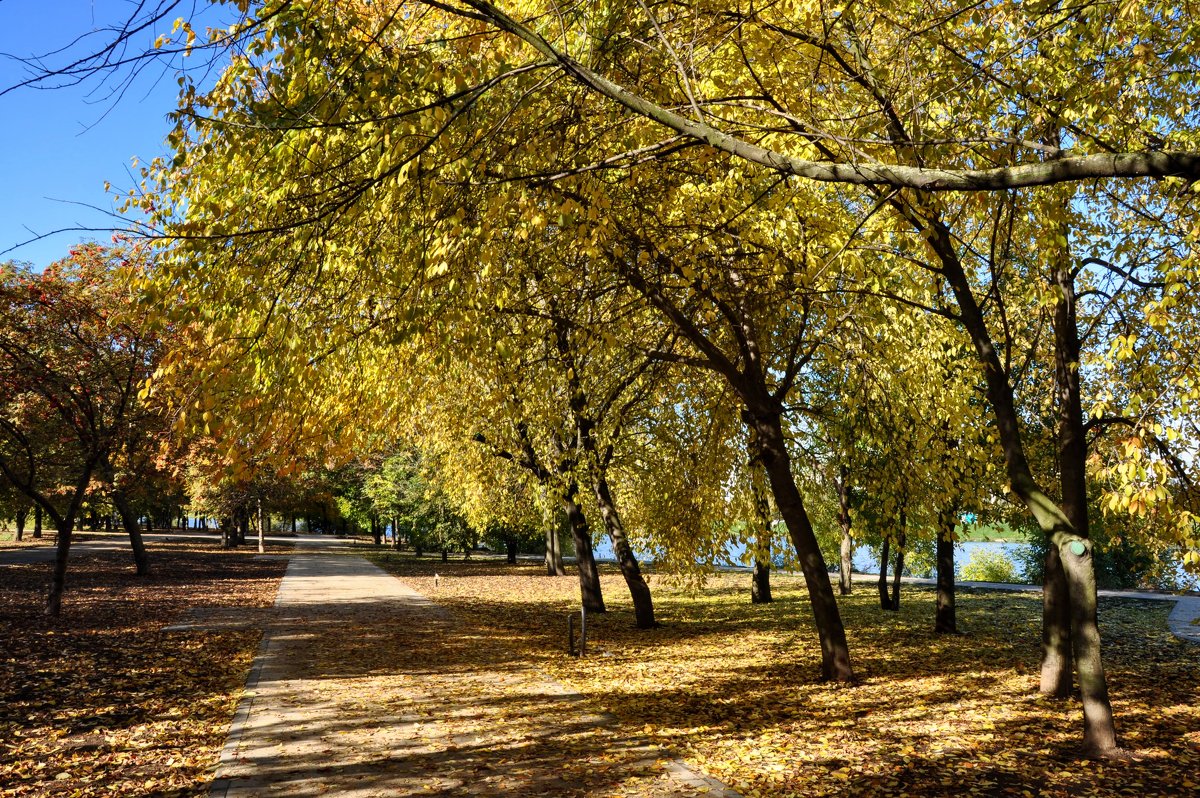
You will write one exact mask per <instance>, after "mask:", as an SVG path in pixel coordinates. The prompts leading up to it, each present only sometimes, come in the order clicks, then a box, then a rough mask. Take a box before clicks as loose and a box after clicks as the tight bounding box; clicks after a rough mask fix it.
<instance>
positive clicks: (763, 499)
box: [750, 435, 773, 604]
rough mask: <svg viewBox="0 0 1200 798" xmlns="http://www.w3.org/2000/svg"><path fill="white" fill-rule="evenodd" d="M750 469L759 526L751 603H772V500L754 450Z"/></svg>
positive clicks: (752, 575) (751, 438) (751, 441)
mask: <svg viewBox="0 0 1200 798" xmlns="http://www.w3.org/2000/svg"><path fill="white" fill-rule="evenodd" d="M750 444H751V448H753V444H754V436H753V435H751V436H750ZM750 469H751V476H750V490H751V492H752V493H753V497H754V515H755V526H756V527H757V529H756V534H755V545H754V570H753V571H752V572H751V574H750V603H751V604H770V603H771V598H772V597H771V542H772V540H771V539H772V537H773V535H772V531H773V530H772V529H771V526H772V519H771V500H770V499H769V498H767V492H766V490H765V489H764V486H763V484H762V481H761V479H760V475H761V474H762V464H761V463H759V461H758V458H757V454H756V453H755V452H753V451H752V452H751V455H750ZM755 472H758V473H755Z"/></svg>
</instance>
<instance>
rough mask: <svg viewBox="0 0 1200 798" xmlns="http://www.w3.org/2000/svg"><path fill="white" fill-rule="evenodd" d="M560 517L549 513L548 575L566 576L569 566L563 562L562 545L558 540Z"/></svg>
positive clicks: (547, 538) (547, 525) (547, 534)
mask: <svg viewBox="0 0 1200 798" xmlns="http://www.w3.org/2000/svg"><path fill="white" fill-rule="evenodd" d="M558 530H559V518H558V514H557V513H549V514H548V517H547V519H546V576H566V575H567V566H566V564H565V563H563V558H562V547H561V546H560V545H559V540H558Z"/></svg>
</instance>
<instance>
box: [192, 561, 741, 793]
mask: <svg viewBox="0 0 1200 798" xmlns="http://www.w3.org/2000/svg"><path fill="white" fill-rule="evenodd" d="M273 615H274V617H273V618H271V620H270V621H269V622H268V625H267V629H266V632H265V635H264V640H263V644H262V646H261V647H260V650H259V654H258V657H257V658H256V660H255V665H254V668H253V670H252V672H251V675H250V678H249V681H248V683H247V694H246V697H245V698H244V699H243V701H242V704H241V706H240V707H239V709H238V713H237V716H236V717H235V719H234V723H233V727H232V729H231V731H230V739H229V742H228V743H227V744H226V747H225V750H224V752H223V754H222V757H221V762H220V765H219V767H218V772H217V776H216V781H215V782H214V784H213V791H212V794H213V795H215V796H250V795H255V796H258V795H286V796H316V795H338V796H352V797H356V796H385V795H386V796H405V795H437V796H451V795H454V796H458V795H464V796H465V795H495V796H501V795H546V796H551V795H554V796H568V795H629V796H633V795H637V796H675V795H707V796H721V795H723V794H724V795H733V793H732V792H728V791H725V790H724V789H723V787H722V785H720V784H719V783H716V782H713V781H712V780H707V779H704V778H703V777H700V776H699V775H698V774H695V773H692V772H690V771H688V770H686V769H685V768H682V767H681V766H680V765H678V764H677V763H674V762H672V761H670V759H669V756H668V755H667V754H665V753H664V752H662V751H661V750H657V749H655V748H653V747H651V746H648V745H646V744H645V743H644V741H642V740H639V739H638V738H637V737H636V736H633V735H630V734H628V733H627V732H624V731H623V730H621V729H620V728H617V726H616V724H614V723H613V722H612V720H611V719H610V718H607V717H605V716H600V715H595V714H590V713H588V712H587V711H586V710H585V709H584V707H583V706H581V705H580V704H579V703H578V696H574V695H572V694H570V693H569V692H568V691H566V690H565V689H564V688H562V687H561V686H560V685H557V684H555V683H553V682H549V681H547V680H546V679H544V678H543V677H541V676H540V675H539V674H537V673H536V672H535V671H534V670H532V669H531V668H530V667H528V666H527V665H526V664H524V661H523V658H522V657H521V656H520V654H519V651H518V649H517V648H516V647H513V646H509V645H506V643H505V640H504V638H503V635H502V634H491V633H480V632H479V631H477V630H472V629H469V628H464V627H462V626H460V625H458V624H456V623H455V622H454V621H453V620H452V617H451V616H450V614H449V613H448V612H447V611H446V610H445V609H444V608H442V607H440V606H438V605H436V604H433V603H432V602H430V601H428V600H427V599H425V598H424V597H423V596H421V595H419V594H418V593H416V592H415V591H413V590H411V589H409V588H408V587H407V586H405V585H404V584H403V583H402V582H401V581H400V580H398V579H396V578H394V577H392V576H390V575H388V574H387V573H385V572H384V571H382V570H380V569H378V568H376V567H375V566H373V565H371V564H369V563H367V562H366V561H365V560H363V559H361V558H358V557H345V556H320V555H298V556H295V557H293V558H292V560H291V564H290V565H289V568H288V572H287V576H286V577H285V578H284V580H283V582H282V584H281V586H280V590H279V595H278V598H277V600H276V604H275V608H274V610H273ZM197 621H198V622H199V623H200V624H203V623H204V619H201V618H198V619H197Z"/></svg>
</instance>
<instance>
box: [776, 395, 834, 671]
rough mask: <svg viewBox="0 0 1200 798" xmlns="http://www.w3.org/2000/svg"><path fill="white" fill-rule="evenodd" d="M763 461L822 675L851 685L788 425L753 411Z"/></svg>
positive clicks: (823, 561) (779, 417)
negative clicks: (807, 606) (798, 574)
mask: <svg viewBox="0 0 1200 798" xmlns="http://www.w3.org/2000/svg"><path fill="white" fill-rule="evenodd" d="M752 416H753V423H754V427H755V433H756V440H757V444H758V446H759V447H760V455H759V457H760V459H761V461H762V464H763V468H764V469H766V472H767V477H768V479H769V480H770V484H771V492H772V494H773V495H774V497H775V507H776V508H777V509H778V510H779V514H780V516H781V517H782V518H783V521H784V523H785V524H786V525H787V529H788V535H789V536H790V537H791V540H792V545H793V546H794V547H795V549H796V557H797V559H798V560H799V561H800V570H801V571H802V572H803V573H804V581H805V583H806V585H807V587H808V598H809V602H810V603H811V604H812V611H813V620H814V621H815V623H816V627H817V635H818V637H819V638H820V642H821V675H822V677H823V678H826V679H831V680H833V681H839V682H842V681H852V680H853V679H854V671H853V669H852V668H851V666H850V647H849V645H848V644H847V642H846V629H845V627H844V626H843V625H842V616H841V613H840V612H839V611H838V605H837V598H836V597H835V596H834V595H833V585H832V584H831V583H830V581H829V571H828V569H827V568H826V567H825V558H824V557H823V556H821V548H820V546H819V545H818V543H817V536H816V534H815V533H814V532H813V528H812V522H811V521H810V520H809V517H808V512H807V511H806V510H805V509H804V499H803V497H801V495H800V491H799V489H798V488H797V487H796V480H795V477H793V476H792V465H791V458H790V457H789V456H788V453H787V445H786V443H785V441H784V436H783V424H782V419H781V416H780V412H779V411H777V410H770V411H760V412H752Z"/></svg>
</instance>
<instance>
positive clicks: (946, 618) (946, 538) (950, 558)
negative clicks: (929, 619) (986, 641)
mask: <svg viewBox="0 0 1200 798" xmlns="http://www.w3.org/2000/svg"><path fill="white" fill-rule="evenodd" d="M938 527H939V529H938V536H937V611H936V614H935V616H934V621H933V631H934V632H935V633H936V634H958V620H957V619H956V617H955V612H954V513H952V512H949V511H943V512H942V513H941V514H940V515H939V516H938Z"/></svg>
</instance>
